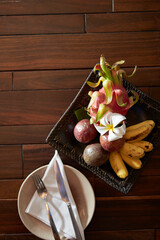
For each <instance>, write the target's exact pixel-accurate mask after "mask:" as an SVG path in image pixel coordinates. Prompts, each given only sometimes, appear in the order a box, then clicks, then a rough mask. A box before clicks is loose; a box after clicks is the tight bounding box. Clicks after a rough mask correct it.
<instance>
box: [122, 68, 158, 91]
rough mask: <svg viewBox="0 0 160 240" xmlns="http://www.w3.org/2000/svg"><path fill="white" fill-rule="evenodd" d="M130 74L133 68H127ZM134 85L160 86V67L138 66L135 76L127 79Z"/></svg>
mask: <svg viewBox="0 0 160 240" xmlns="http://www.w3.org/2000/svg"><path fill="white" fill-rule="evenodd" d="M125 70H126V72H127V73H128V74H131V72H132V71H133V69H130V68H127V69H125ZM127 80H128V81H129V82H131V83H132V84H133V85H134V86H137V87H139V86H141V87H142V86H144V87H145V86H146V87H158V86H160V68H159V67H147V68H143V67H142V68H141V67H139V66H138V67H137V71H136V73H135V75H134V76H132V77H131V78H128V79H127Z"/></svg>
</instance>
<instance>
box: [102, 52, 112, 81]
mask: <svg viewBox="0 0 160 240" xmlns="http://www.w3.org/2000/svg"><path fill="white" fill-rule="evenodd" d="M100 66H101V68H102V70H103V72H104V73H105V78H109V79H110V80H112V74H111V71H110V69H109V68H108V67H107V64H106V60H105V58H104V57H103V56H101V57H100Z"/></svg>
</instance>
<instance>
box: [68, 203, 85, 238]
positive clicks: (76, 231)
mask: <svg viewBox="0 0 160 240" xmlns="http://www.w3.org/2000/svg"><path fill="white" fill-rule="evenodd" d="M67 207H68V210H69V213H70V216H71V220H72V223H73V227H74V231H75V234H76V239H77V240H82V236H81V233H80V231H79V227H78V225H77V222H76V219H75V217H74V213H73V210H72V207H71V204H70V203H67Z"/></svg>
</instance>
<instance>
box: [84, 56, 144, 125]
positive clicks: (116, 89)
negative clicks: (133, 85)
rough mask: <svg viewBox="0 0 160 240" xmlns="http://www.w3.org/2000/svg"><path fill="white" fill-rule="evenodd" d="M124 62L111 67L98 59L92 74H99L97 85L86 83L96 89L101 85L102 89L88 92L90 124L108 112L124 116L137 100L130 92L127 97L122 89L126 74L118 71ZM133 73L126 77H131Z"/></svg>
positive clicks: (101, 58)
mask: <svg viewBox="0 0 160 240" xmlns="http://www.w3.org/2000/svg"><path fill="white" fill-rule="evenodd" d="M124 62H125V61H124V60H121V61H118V62H116V63H114V64H113V65H112V66H111V65H110V64H109V63H107V62H106V60H105V58H104V57H103V56H101V57H100V64H96V65H95V67H94V72H97V71H98V72H99V76H100V77H99V80H98V82H97V83H93V82H90V81H88V82H87V84H88V85H89V86H90V87H93V88H96V87H98V86H99V85H100V84H101V83H102V87H101V88H100V89H99V90H97V91H90V92H89V93H88V94H89V96H90V97H91V99H90V102H89V104H88V107H87V111H88V112H89V115H90V117H91V119H90V122H91V123H97V122H99V121H100V119H101V118H102V117H103V116H104V114H105V113H106V112H108V111H110V112H114V113H119V114H121V115H123V116H125V115H126V114H127V112H128V110H129V108H131V107H132V106H133V105H134V104H135V103H136V102H137V101H138V99H139V96H138V94H137V93H136V92H135V91H133V90H131V93H132V96H130V97H129V95H128V92H127V91H126V89H125V88H124V87H123V81H122V76H123V75H125V76H127V74H126V72H125V71H124V70H122V69H120V66H119V65H121V64H123V63H124ZM135 72H136V67H135V69H134V71H133V73H132V74H131V75H129V76H127V77H131V76H133V74H134V73H135Z"/></svg>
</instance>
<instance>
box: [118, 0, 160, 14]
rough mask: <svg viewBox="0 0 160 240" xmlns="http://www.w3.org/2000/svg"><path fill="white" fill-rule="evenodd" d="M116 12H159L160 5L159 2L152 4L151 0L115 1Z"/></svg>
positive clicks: (154, 1)
mask: <svg viewBox="0 0 160 240" xmlns="http://www.w3.org/2000/svg"><path fill="white" fill-rule="evenodd" d="M114 10H115V12H121V11H122V12H123V11H131V12H132V11H159V10H160V4H159V1H157V0H153V1H152V4H151V2H150V0H146V1H143V0H135V1H132V0H129V1H127V0H115V1H114Z"/></svg>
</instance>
